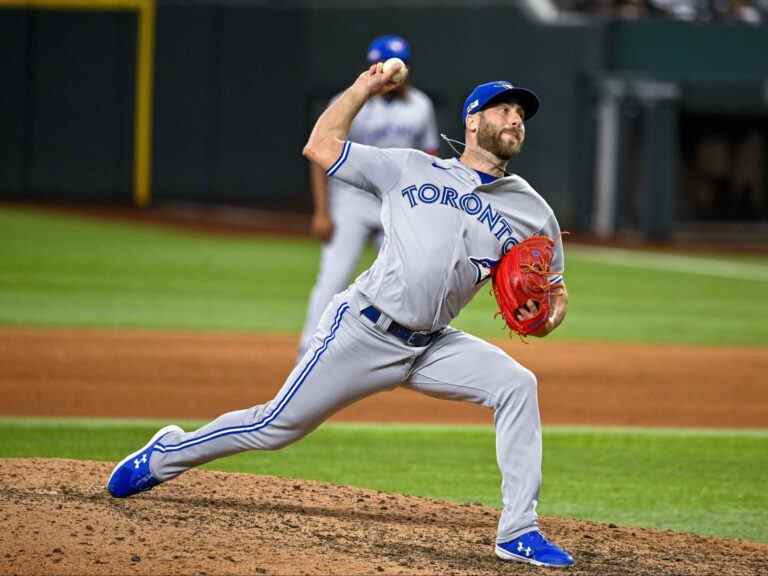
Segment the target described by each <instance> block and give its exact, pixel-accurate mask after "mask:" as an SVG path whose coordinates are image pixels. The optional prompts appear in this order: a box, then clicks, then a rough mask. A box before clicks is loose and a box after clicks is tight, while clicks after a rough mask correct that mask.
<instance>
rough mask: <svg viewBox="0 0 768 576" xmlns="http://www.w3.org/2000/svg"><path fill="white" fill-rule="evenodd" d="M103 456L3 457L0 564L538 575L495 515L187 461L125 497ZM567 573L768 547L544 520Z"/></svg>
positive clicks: (730, 567) (631, 571)
mask: <svg viewBox="0 0 768 576" xmlns="http://www.w3.org/2000/svg"><path fill="white" fill-rule="evenodd" d="M110 471H111V465H110V464H107V463H101V462H87V461H74V460H43V459H23V460H21V459H18V460H0V519H1V520H2V524H3V530H2V531H1V532H0V573H2V574H110V575H113V574H151V575H153V576H154V575H158V574H163V575H164V574H209V575H217V574H249V575H251V574H291V575H298V574H324V575H325V574H343V575H352V574H435V575H438V574H439V575H447V574H457V575H464V574H467V575H469V574H472V575H482V574H494V575H495V574H540V573H541V569H537V568H534V567H530V566H527V565H523V564H518V563H509V562H502V561H501V560H497V559H496V558H495V556H494V555H493V541H494V532H495V525H496V520H497V516H498V513H497V511H496V510H493V509H492V508H489V507H487V506H482V505H479V504H465V505H460V504H453V503H447V502H438V501H434V500H429V499H425V498H415V497H407V496H400V495H396V494H384V493H381V492H376V491H372V490H363V489H359V488H350V487H346V486H333V485H329V484H322V483H319V482H308V481H304V480H290V479H283V478H275V477H265V476H253V475H248V474H225V473H221V472H207V471H201V470H194V471H191V472H189V473H188V474H186V475H184V476H182V477H180V478H178V479H176V480H174V481H173V482H170V483H168V484H164V485H162V486H159V487H157V488H155V489H154V490H153V491H151V492H147V493H144V494H142V495H139V496H134V497H132V498H129V499H125V500H116V499H113V498H111V497H110V496H109V495H108V494H107V493H106V491H105V489H104V483H105V480H106V478H107V475H108V474H109V473H110ZM542 524H543V528H544V531H545V533H546V534H547V535H548V536H550V537H551V538H552V539H553V540H554V541H556V542H558V543H560V544H562V545H563V546H564V547H566V548H567V549H569V550H570V551H571V552H572V553H573V555H574V557H575V558H576V562H577V565H576V566H575V567H574V568H572V569H571V570H569V572H570V573H571V574H574V575H577V574H582V575H585V574H589V575H595V576H598V575H599V576H610V575H617V576H631V575H649V576H650V575H653V576H658V575H660V574H674V575H676V576H678V575H691V576H702V575H706V574H711V575H717V576H729V575H755V576H756V575H758V574H765V572H764V571H765V569H766V566H768V545H764V544H754V543H747V542H741V541H729V540H718V539H713V538H702V537H699V536H693V535H689V534H678V533H671V532H659V531H652V530H640V529H636V528H615V527H611V526H606V525H602V524H596V523H590V522H576V521H572V520H562V519H557V518H545V519H544V520H543V522H542Z"/></svg>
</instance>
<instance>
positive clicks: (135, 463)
mask: <svg viewBox="0 0 768 576" xmlns="http://www.w3.org/2000/svg"><path fill="white" fill-rule="evenodd" d="M146 463H147V453H146V452H145V453H144V454H142V455H141V460H139V459H138V458H134V459H133V467H134V468H136V469H137V470H138V469H139V466H140V465H141V464H146Z"/></svg>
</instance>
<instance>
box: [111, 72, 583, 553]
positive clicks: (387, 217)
mask: <svg viewBox="0 0 768 576" xmlns="http://www.w3.org/2000/svg"><path fill="white" fill-rule="evenodd" d="M397 72H398V68H397V67H390V68H388V69H387V71H386V72H385V67H384V66H383V65H382V64H381V63H377V64H374V65H372V66H371V67H370V68H369V69H368V70H366V71H365V72H363V73H362V74H360V76H359V77H358V78H357V80H356V81H355V82H354V83H353V84H352V86H350V87H349V88H348V89H347V90H346V91H345V92H343V93H342V94H341V96H339V98H337V99H336V100H335V101H334V102H333V103H332V104H331V105H330V106H329V107H328V109H327V110H325V112H324V113H323V114H322V115H321V116H320V118H319V119H318V121H317V123H316V125H315V127H314V129H313V131H312V134H311V135H310V137H309V141H308V142H307V144H306V147H305V148H304V155H305V156H306V157H307V158H309V159H310V160H311V161H312V162H314V163H315V164H317V165H318V166H320V167H321V168H323V169H324V170H325V171H326V173H327V174H328V175H329V176H333V177H335V178H337V179H339V180H341V181H343V182H346V183H347V184H349V185H350V186H353V187H354V188H355V189H359V190H360V193H361V194H374V195H376V196H377V197H378V198H379V199H380V200H381V221H382V223H383V226H384V239H383V242H382V246H381V249H380V251H379V254H378V257H377V258H376V261H375V262H374V263H373V265H372V266H371V268H370V269H369V270H367V271H366V272H365V273H364V274H362V275H361V276H360V277H359V278H357V280H356V281H355V282H354V283H353V284H352V286H350V287H349V288H348V289H347V290H345V291H343V292H340V293H339V294H337V295H335V296H334V297H333V299H332V300H331V302H330V304H329V305H328V306H327V307H326V309H325V311H324V313H323V315H322V317H321V319H320V322H319V323H318V326H317V329H316V330H315V331H314V333H313V335H312V337H311V338H310V340H309V343H308V347H307V351H306V353H305V354H304V356H303V357H302V358H301V360H300V361H299V362H298V363H297V365H296V367H295V368H294V369H293V371H292V372H291V374H290V375H289V376H288V378H287V380H286V381H285V384H284V385H283V387H282V388H281V390H280V391H279V392H278V394H277V396H276V397H275V398H274V399H272V400H270V401H268V402H266V403H265V404H260V405H257V406H253V407H251V408H247V409H245V410H238V411H235V412H230V413H228V414H224V415H223V416H220V417H219V418H217V419H216V420H214V421H212V422H210V423H209V424H207V425H205V426H203V427H202V428H200V429H198V430H195V431H193V432H184V431H183V430H182V429H181V428H179V427H178V426H167V427H165V428H162V429H161V430H159V431H158V432H157V433H156V434H155V435H154V436H153V437H152V438H151V439H150V440H149V442H148V443H147V444H145V445H144V446H143V447H142V448H140V449H139V450H137V451H135V452H133V453H131V454H130V455H128V456H127V457H126V458H125V459H124V460H122V461H121V462H119V463H118V464H117V465H116V466H115V468H114V470H113V471H112V474H111V475H110V477H109V480H108V483H107V488H108V490H109V492H110V493H111V494H112V495H113V496H114V497H126V496H131V495H132V494H136V493H138V492H141V491H144V490H148V489H150V488H152V487H153V486H155V485H157V484H158V483H160V482H165V481H168V480H170V479H172V478H174V477H176V476H178V475H179V474H181V473H183V472H184V471H186V470H189V469H190V468H192V467H194V466H198V465H200V464H203V463H204V462H209V461H211V460H214V459H216V458H221V457H223V456H228V455H231V454H236V453H238V452H242V451H245V450H274V449H278V448H281V447H283V446H286V445H288V444H290V443H291V442H295V441H297V440H299V439H300V438H302V437H303V436H305V435H306V434H308V433H309V432H311V431H312V430H314V429H315V428H316V427H317V426H318V425H320V424H321V423H322V422H323V421H324V420H326V419H327V418H328V417H329V416H331V415H332V414H334V413H335V412H337V411H338V410H340V409H341V408H343V407H345V406H347V405H349V404H351V403H353V402H355V401H357V400H360V399H361V398H364V397H366V396H369V395H371V394H374V393H376V392H380V391H383V390H389V389H392V388H394V387H396V386H404V387H407V388H410V389H412V390H416V391H418V392H421V393H424V394H428V395H430V396H433V397H437V398H445V399H451V400H463V401H466V402H473V403H475V404H480V405H483V406H486V407H487V408H489V409H490V410H493V413H494V424H495V430H496V454H497V461H498V465H499V468H500V470H501V476H502V482H501V495H502V502H503V508H502V511H501V515H500V519H499V523H498V528H497V535H496V541H495V545H494V550H495V553H496V555H497V556H498V557H500V558H502V559H504V560H516V561H521V562H527V563H530V564H534V565H538V566H556V567H564V566H570V565H571V564H573V558H572V557H571V555H570V554H569V553H568V552H566V551H565V550H563V549H562V548H560V547H559V546H557V545H556V544H554V543H552V542H550V541H548V540H547V539H546V538H545V537H544V536H543V534H542V533H541V532H540V530H539V526H538V517H537V513H536V505H537V501H538V497H539V485H540V482H541V456H542V445H541V425H540V420H539V407H538V398H537V380H536V377H535V376H534V374H533V373H532V372H531V371H530V370H528V369H526V368H525V367H523V366H522V365H520V364H519V363H518V362H517V361H515V360H514V359H513V358H511V357H510V356H508V355H507V354H506V353H505V352H504V351H503V350H501V349H500V348H498V347H496V346H493V345H491V344H489V343H487V342H485V341H483V340H480V339H479V338H476V337H474V336H471V335H469V334H466V333H464V332H462V331H460V330H456V329H454V328H452V327H451V326H449V322H450V321H451V319H453V318H454V317H455V316H456V315H457V314H458V313H459V311H460V310H461V309H462V308H463V307H464V305H466V304H467V303H468V302H469V301H470V299H471V298H472V297H473V296H474V294H475V293H476V292H477V291H478V290H480V289H481V288H482V287H483V286H484V285H487V284H486V283H487V282H488V280H489V278H490V277H491V275H492V274H493V273H494V270H495V269H496V268H497V263H498V262H499V261H504V260H505V259H506V258H508V257H510V256H511V255H513V254H516V253H517V252H519V251H518V250H516V249H515V246H517V245H522V244H524V243H526V242H528V239H530V238H534V237H535V238H539V237H546V238H548V239H549V240H550V242H548V243H546V244H541V246H539V245H538V244H534V245H533V246H531V247H530V248H529V249H528V250H526V251H523V252H527V253H531V254H532V260H531V262H532V264H530V265H525V266H524V268H525V269H526V271H527V272H526V273H534V272H536V271H537V270H538V269H539V268H541V270H540V271H541V274H540V275H538V276H539V277H541V278H546V279H547V284H546V286H544V287H542V286H540V283H535V284H537V290H539V291H541V290H542V289H543V290H544V291H545V292H546V294H547V300H546V305H547V307H546V310H547V313H546V316H545V317H544V318H543V319H541V320H540V321H539V320H537V321H536V322H535V323H534V324H533V326H535V327H533V328H531V330H530V333H532V334H533V335H534V336H545V335H546V334H548V333H549V332H551V331H552V330H554V329H555V328H556V327H557V326H558V325H559V324H560V322H562V320H563V318H564V317H565V313H566V304H567V292H566V289H565V284H564V281H563V276H562V273H563V270H564V254H563V246H562V242H561V239H560V228H559V225H558V222H557V219H556V218H555V215H554V213H553V211H552V209H551V208H550V207H549V205H548V204H547V202H546V201H545V200H544V199H543V198H542V197H541V196H540V195H539V194H538V193H537V192H536V191H535V190H534V189H533V188H532V187H531V185H530V184H528V182H526V181H525V180H524V179H523V178H521V177H520V176H518V175H516V174H509V173H507V171H506V164H507V161H508V160H510V159H511V158H512V157H513V156H514V155H515V154H517V153H518V152H519V151H520V149H521V147H522V145H523V141H524V139H525V124H524V121H526V120H530V119H531V118H532V117H533V115H534V114H535V113H536V111H537V109H538V107H539V100H538V98H537V97H536V95H535V94H534V93H533V92H531V91H529V90H527V89H524V88H519V87H515V86H513V85H512V84H510V83H509V82H505V81H499V82H488V83H485V84H481V85H479V86H477V87H475V89H474V90H473V91H472V92H471V93H470V95H469V97H468V98H467V99H466V102H465V104H464V106H463V110H462V118H463V120H464V125H465V140H466V146H465V148H464V152H463V154H462V155H461V157H460V158H453V159H449V160H441V159H437V158H435V157H433V156H430V155H428V154H425V153H423V152H421V151H417V150H413V149H381V148H376V147H372V146H366V145H364V144H357V143H352V142H350V141H349V139H348V135H349V132H350V128H351V126H352V122H353V120H354V118H355V117H356V115H357V114H358V113H359V112H360V110H361V109H362V108H363V107H364V105H365V104H366V102H368V101H369V100H370V99H371V98H373V97H375V96H376V95H379V94H382V93H385V92H386V91H387V90H389V89H391V88H393V87H394V86H393V84H394V82H393V81H392V79H393V78H394V77H395V74H396V73H397ZM529 246H530V245H529ZM512 268H514V267H512ZM539 312H540V305H539V304H537V303H536V302H535V301H534V300H533V299H529V300H525V299H523V300H522V301H520V304H519V305H518V306H517V308H516V309H515V310H514V317H515V318H516V319H517V320H519V321H520V322H525V321H526V320H527V319H531V318H535V317H536V316H537V315H538V314H539Z"/></svg>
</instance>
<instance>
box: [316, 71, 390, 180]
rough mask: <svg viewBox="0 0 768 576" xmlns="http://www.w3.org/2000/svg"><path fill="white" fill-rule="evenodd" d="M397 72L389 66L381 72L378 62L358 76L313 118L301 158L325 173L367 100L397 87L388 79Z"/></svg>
mask: <svg viewBox="0 0 768 576" xmlns="http://www.w3.org/2000/svg"><path fill="white" fill-rule="evenodd" d="M399 70H400V68H398V67H393V68H391V69H390V70H389V71H387V72H384V65H383V64H382V63H381V62H379V63H377V64H373V65H372V66H371V67H370V68H369V69H368V70H366V71H365V72H363V73H362V74H360V76H358V77H357V80H355V82H354V84H352V86H350V87H349V88H347V89H346V90H345V91H344V92H342V93H341V95H340V96H339V97H338V98H336V100H334V101H333V102H332V103H331V105H330V106H328V108H326V109H325V111H324V112H323V113H322V114H321V115H320V117H319V118H318V119H317V122H316V123H315V126H314V128H313V129H312V133H311V134H310V135H309V140H308V141H307V144H306V145H305V146H304V150H303V153H304V156H306V157H307V158H308V159H309V160H311V161H312V162H314V163H315V164H317V165H318V166H320V167H321V168H322V169H323V170H328V169H329V168H330V167H331V166H332V165H333V164H334V163H335V162H336V160H338V159H339V156H341V153H342V150H343V148H344V142H345V141H346V139H347V135H348V134H349V129H350V127H351V126H352V121H353V120H354V119H355V116H357V114H358V112H360V109H361V108H362V107H363V105H365V103H366V102H367V101H368V99H369V98H371V97H372V96H374V95H376V94H381V93H383V92H387V91H388V90H391V89H392V88H394V87H396V86H397V84H395V83H393V82H392V78H393V77H394V75H395V74H397V72H399Z"/></svg>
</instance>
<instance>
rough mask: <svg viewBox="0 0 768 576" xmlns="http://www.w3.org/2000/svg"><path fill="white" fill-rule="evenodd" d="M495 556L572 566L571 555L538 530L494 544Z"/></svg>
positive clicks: (537, 563) (551, 564) (536, 563)
mask: <svg viewBox="0 0 768 576" xmlns="http://www.w3.org/2000/svg"><path fill="white" fill-rule="evenodd" d="M496 556H498V557H499V558H501V559H502V560H516V561H518V562H527V563H528V564H534V565H535V566H552V567H555V568H564V567H566V566H573V556H571V555H570V554H569V553H568V552H566V551H565V550H563V549H562V548H560V547H559V546H558V545H557V544H553V543H552V542H549V541H548V540H547V539H546V538H544V536H543V534H542V533H541V532H539V531H538V530H534V531H533V532H527V533H525V534H523V535H522V536H518V537H517V538H515V539H514V540H510V541H509V542H504V543H502V544H496Z"/></svg>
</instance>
